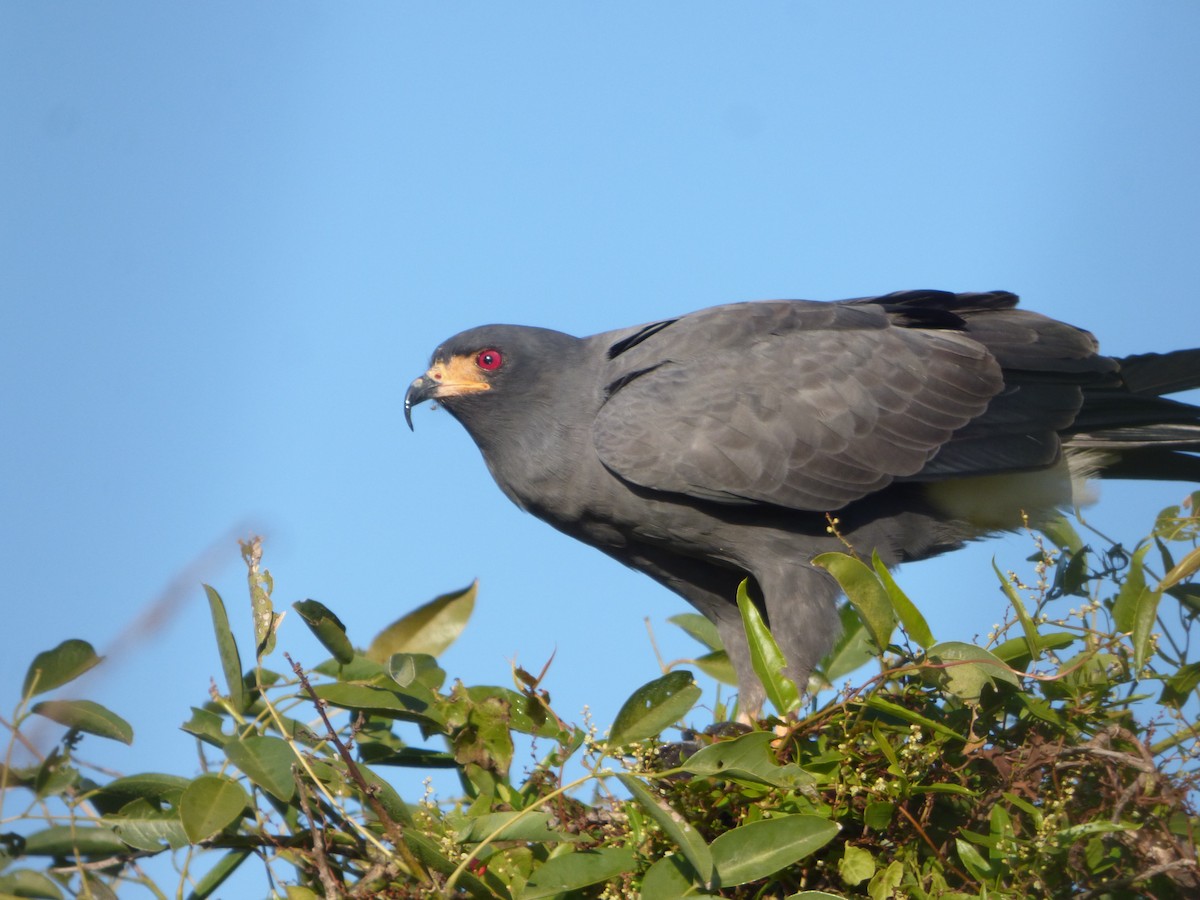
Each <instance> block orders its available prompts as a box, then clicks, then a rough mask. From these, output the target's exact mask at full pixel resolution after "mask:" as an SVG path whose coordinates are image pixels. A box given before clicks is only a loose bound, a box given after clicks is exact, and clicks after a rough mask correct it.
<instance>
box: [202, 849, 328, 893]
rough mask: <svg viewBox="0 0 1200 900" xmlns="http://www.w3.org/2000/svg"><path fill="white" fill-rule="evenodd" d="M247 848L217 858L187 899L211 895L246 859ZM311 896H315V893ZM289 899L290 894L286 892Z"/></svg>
mask: <svg viewBox="0 0 1200 900" xmlns="http://www.w3.org/2000/svg"><path fill="white" fill-rule="evenodd" d="M250 852H251V851H249V850H230V851H229V852H228V853H226V854H225V855H224V856H222V857H221V858H220V859H219V860H217V864H216V865H214V866H213V867H212V868H211V869H209V870H208V871H207V872H205V873H204V877H203V878H201V879H200V880H199V881H197V882H196V886H195V887H194V888H193V889H192V892H191V893H190V894H188V900H205V898H207V897H211V896H212V894H213V891H215V890H216V889H217V888H219V887H220V886H221V885H222V884H224V883H225V879H226V878H228V877H229V876H230V875H232V874H233V873H234V872H235V871H236V870H237V867H238V866H240V865H241V864H242V863H244V862H245V861H246V858H247V857H248V856H250ZM313 896H316V895H315V894H314V895H313ZM288 897H289V900H290V897H291V894H290V893H289V894H288Z"/></svg>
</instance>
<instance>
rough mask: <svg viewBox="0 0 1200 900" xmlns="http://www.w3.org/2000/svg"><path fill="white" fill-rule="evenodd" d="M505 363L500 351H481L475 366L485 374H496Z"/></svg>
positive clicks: (476, 358)
mask: <svg viewBox="0 0 1200 900" xmlns="http://www.w3.org/2000/svg"><path fill="white" fill-rule="evenodd" d="M503 362H504V357H503V356H501V355H500V351H499V350H480V351H479V355H478V356H477V357H475V365H477V366H479V368H481V369H483V370H484V371H485V372H495V371H496V370H497V369H498V368H500V364H501V363H503Z"/></svg>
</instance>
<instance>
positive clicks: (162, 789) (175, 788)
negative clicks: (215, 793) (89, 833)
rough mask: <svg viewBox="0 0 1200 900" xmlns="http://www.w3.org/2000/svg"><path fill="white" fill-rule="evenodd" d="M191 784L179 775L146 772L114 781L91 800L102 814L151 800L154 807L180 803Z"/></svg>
mask: <svg viewBox="0 0 1200 900" xmlns="http://www.w3.org/2000/svg"><path fill="white" fill-rule="evenodd" d="M189 784H191V781H190V780H189V779H187V778H184V777H182V776H180V775H164V774H162V773H159V772H146V773H144V774H140V775H127V776H125V777H124V778H114V779H113V780H112V781H110V782H108V784H106V785H104V786H103V787H102V788H100V789H99V790H98V791H97V792H96V793H95V794H94V795H93V797H92V803H93V804H94V805H95V806H96V808H97V809H98V810H100V812H101V813H115V812H118V811H120V809H121V807H123V806H125V805H127V804H129V803H131V802H133V801H134V800H148V801H149V802H151V803H153V804H154V805H155V806H161V805H162V804H164V803H165V804H168V805H171V806H174V805H177V804H178V803H179V798H180V796H182V794H183V791H184V788H186V787H187V786H188V785H189Z"/></svg>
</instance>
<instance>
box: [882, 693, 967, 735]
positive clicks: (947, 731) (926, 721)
mask: <svg viewBox="0 0 1200 900" xmlns="http://www.w3.org/2000/svg"><path fill="white" fill-rule="evenodd" d="M867 706H868V707H869V708H871V709H873V710H876V711H877V712H881V713H885V714H887V715H889V716H894V717H895V718H897V719H899V720H900V721H901V722H910V723H912V724H914V725H922V726H924V727H925V728H929V729H931V730H932V731H935V732H937V733H938V734H940V735H941V736H942V737H947V738H951V739H952V740H958V741H963V742H965V741H966V738H965V737H964V736H963V735H961V734H959V733H958V732H957V731H955V730H954V729H953V728H950V727H949V726H948V725H945V724H943V723H942V722H939V721H937V720H936V719H931V718H929V717H928V716H923V715H921V714H920V713H917V712H913V711H912V710H911V709H909V708H908V707H906V706H901V705H900V704H899V703H893V702H892V701H891V700H884V699H883V698H882V697H880V696H879V695H878V694H871V695H870V696H868V697H867Z"/></svg>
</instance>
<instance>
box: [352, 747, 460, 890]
mask: <svg viewBox="0 0 1200 900" xmlns="http://www.w3.org/2000/svg"><path fill="white" fill-rule="evenodd" d="M358 773H359V774H360V775H362V777H363V781H364V782H365V783H366V785H367V789H368V790H370V791H371V793H372V794H373V795H374V797H375V799H376V800H378V801H379V805H380V806H382V807H383V811H384V812H385V813H387V814H388V815H389V816H391V817H392V820H393V821H395V822H399V823H400V824H401V825H412V824H413V814H412V810H411V809H409V807H408V804H407V803H405V802H404V798H403V797H401V796H400V794H398V793H397V792H396V789H395V788H394V787H392V785H391V783H390V782H389V781H387V780H386V779H384V778H381V777H380V776H379V775H378V774H377V773H376V772H375V771H373V770H372V769H371V768H370V767H369V766H365V765H363V764H362V763H359V764H358ZM453 870H454V867H453V866H451V867H450V869H449V871H453Z"/></svg>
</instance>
